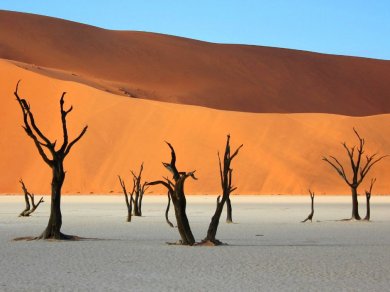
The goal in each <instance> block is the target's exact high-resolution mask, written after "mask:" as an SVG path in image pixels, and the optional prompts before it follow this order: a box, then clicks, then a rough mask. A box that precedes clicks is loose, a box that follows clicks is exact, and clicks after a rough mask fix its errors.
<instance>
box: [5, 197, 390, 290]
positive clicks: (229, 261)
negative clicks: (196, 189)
mask: <svg viewBox="0 0 390 292" xmlns="http://www.w3.org/2000/svg"><path fill="white" fill-rule="evenodd" d="M46 201H48V200H46ZM165 204H166V198H165V197H163V196H149V197H146V198H145V199H144V206H143V212H144V215H145V216H144V217H142V218H135V219H134V221H133V222H132V223H126V222H125V218H126V207H125V204H124V201H123V198H122V197H121V196H110V197H109V196H99V197H92V196H65V197H64V198H63V216H64V218H63V219H64V220H63V231H64V232H65V233H71V234H77V235H80V236H84V237H91V238H100V239H101V240H86V241H79V242H44V241H32V242H14V241H12V239H13V238H15V237H19V236H26V235H38V234H39V233H40V232H41V231H42V230H43V228H44V227H45V224H46V223H47V220H48V211H49V204H48V203H47V202H46V203H44V205H42V207H40V208H39V209H38V210H37V212H36V214H33V217H31V218H18V217H17V214H18V213H19V212H20V211H21V210H22V209H23V207H24V206H23V201H22V197H20V196H3V197H0V255H1V257H0V266H1V273H0V290H1V291H27V290H28V291H54V290H56V291H75V290H78V291H86V290H88V291H108V290H110V291H126V290H131V291H167V290H171V291H172V290H177V291H178V290H191V291H206V290H212V291H226V290H228V291H239V290H241V291H255V290H256V291H259V290H263V291H265V290H267V291H271V290H279V291H280V290H283V291H309V290H310V291H313V290H314V291H319V290H321V291H388V290H389V287H390V233H389V232H388V230H389V227H390V212H389V208H390V198H389V197H373V199H372V219H373V221H372V222H371V223H364V222H336V221H333V220H336V219H341V218H344V217H348V216H349V215H350V199H349V197H318V198H316V214H315V221H316V222H313V223H306V224H301V223H299V221H300V220H302V219H304V217H305V216H306V215H307V214H308V213H309V198H308V197H297V196H295V197H288V196H273V197H269V196H261V197H255V196H239V197H238V196H234V197H233V206H234V209H233V211H234V213H233V219H234V221H235V222H236V224H226V223H224V222H221V225H220V228H219V232H218V238H219V239H220V240H222V241H224V242H226V243H228V244H229V246H223V247H216V248H211V247H181V246H168V245H166V244H165V242H168V241H175V240H177V239H178V233H177V230H176V229H171V228H170V227H168V225H167V224H166V223H165V222H164V210H165ZM362 205H363V204H362ZM214 206H215V197H214V196H196V197H194V196H190V197H189V198H188V207H187V208H188V215H189V218H190V221H191V226H192V229H193V232H194V235H195V237H196V238H197V240H201V239H202V238H203V237H204V236H205V232H206V229H207V226H208V223H209V220H210V217H211V214H212V213H213V211H214ZM361 207H362V210H361V212H362V213H365V211H364V206H361ZM171 219H173V213H171ZM317 220H320V222H317Z"/></svg>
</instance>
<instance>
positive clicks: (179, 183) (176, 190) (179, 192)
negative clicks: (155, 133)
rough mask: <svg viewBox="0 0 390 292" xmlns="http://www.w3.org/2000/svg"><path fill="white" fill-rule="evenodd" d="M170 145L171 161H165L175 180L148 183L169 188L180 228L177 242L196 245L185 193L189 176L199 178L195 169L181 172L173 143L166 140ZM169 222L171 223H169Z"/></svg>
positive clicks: (166, 179)
mask: <svg viewBox="0 0 390 292" xmlns="http://www.w3.org/2000/svg"><path fill="white" fill-rule="evenodd" d="M166 143H167V145H168V147H169V148H170V150H171V162H170V163H165V162H163V165H164V167H165V168H166V169H167V170H168V171H169V172H171V174H172V176H173V181H171V180H170V179H168V178H165V180H157V181H153V182H148V183H146V185H148V186H149V185H158V184H160V185H163V186H164V187H165V188H166V189H167V190H168V195H169V196H170V197H171V199H172V203H173V206H174V209H175V216H176V222H177V228H178V230H179V234H180V237H181V240H180V241H178V242H177V243H176V244H182V245H194V244H195V238H194V235H193V234H192V231H191V227H190V224H189V222H188V218H187V214H186V196H185V193H184V183H185V181H186V179H187V178H189V177H191V178H192V179H195V180H196V179H197V178H196V177H195V174H194V173H195V171H191V172H180V171H178V170H177V168H176V154H175V150H174V149H173V147H172V145H171V144H170V143H168V142H166ZM168 224H169V223H168Z"/></svg>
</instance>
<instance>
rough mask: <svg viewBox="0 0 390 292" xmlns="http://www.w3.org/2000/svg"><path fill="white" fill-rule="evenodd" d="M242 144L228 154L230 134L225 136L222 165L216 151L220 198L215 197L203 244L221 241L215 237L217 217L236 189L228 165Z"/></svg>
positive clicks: (219, 216)
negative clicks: (215, 204) (215, 201)
mask: <svg viewBox="0 0 390 292" xmlns="http://www.w3.org/2000/svg"><path fill="white" fill-rule="evenodd" d="M242 146H243V145H242V144H241V145H240V146H239V147H238V148H237V149H236V150H235V151H234V152H233V154H230V153H231V152H230V135H228V136H227V140H226V148H225V154H224V157H223V166H222V163H221V158H220V156H219V152H218V160H219V172H220V177H221V185H222V198H221V196H219V197H218V198H217V207H216V210H215V213H214V216H213V217H212V218H211V222H210V225H209V229H208V231H207V235H206V238H205V239H204V240H203V241H202V243H204V244H214V245H219V244H221V242H220V241H219V240H218V239H216V238H215V236H216V234H217V229H218V224H219V219H220V218H221V214H222V210H223V206H224V204H225V202H226V201H227V200H228V199H229V196H230V194H231V193H232V192H233V191H234V190H236V188H235V187H233V186H232V173H233V169H232V168H231V167H230V164H231V162H232V160H233V159H234V157H236V155H237V154H238V151H239V150H240V149H241V147H242Z"/></svg>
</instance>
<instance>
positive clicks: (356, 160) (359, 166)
mask: <svg viewBox="0 0 390 292" xmlns="http://www.w3.org/2000/svg"><path fill="white" fill-rule="evenodd" d="M353 131H354V132H355V135H356V137H357V138H358V140H359V144H358V145H357V146H353V147H348V146H347V144H346V143H345V142H344V143H343V147H344V149H345V150H346V152H347V155H348V157H349V161H350V164H351V168H352V177H351V178H348V177H347V173H346V171H345V168H344V166H343V165H342V164H341V163H340V161H339V160H338V159H337V158H336V157H334V156H329V158H327V157H323V158H322V160H324V161H325V162H327V163H328V164H329V165H330V166H331V167H332V168H333V169H334V170H335V171H336V172H337V174H338V175H339V176H340V177H341V178H342V179H343V180H344V181H345V183H346V184H347V185H348V186H349V187H350V188H351V192H352V217H351V219H352V220H360V215H359V203H358V191H357V188H358V187H359V185H360V184H361V183H362V182H363V180H364V178H365V177H366V175H367V174H368V172H369V171H370V170H371V169H372V167H373V166H374V165H375V164H377V163H378V162H379V161H381V160H382V159H383V158H386V157H387V156H388V155H384V156H380V157H378V156H377V154H376V153H375V154H372V155H365V159H364V158H363V153H365V150H364V146H365V140H364V139H363V138H361V137H360V135H359V133H358V132H357V131H356V129H355V128H353ZM364 160H365V161H364ZM363 161H364V162H363ZM347 220H350V219H347Z"/></svg>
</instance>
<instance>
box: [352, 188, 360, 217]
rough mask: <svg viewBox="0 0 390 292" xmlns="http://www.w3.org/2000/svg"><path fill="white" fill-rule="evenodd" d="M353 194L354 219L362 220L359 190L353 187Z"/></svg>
mask: <svg viewBox="0 0 390 292" xmlns="http://www.w3.org/2000/svg"><path fill="white" fill-rule="evenodd" d="M351 192H352V219H355V220H360V215H359V203H358V194H357V189H356V188H354V187H351Z"/></svg>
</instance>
